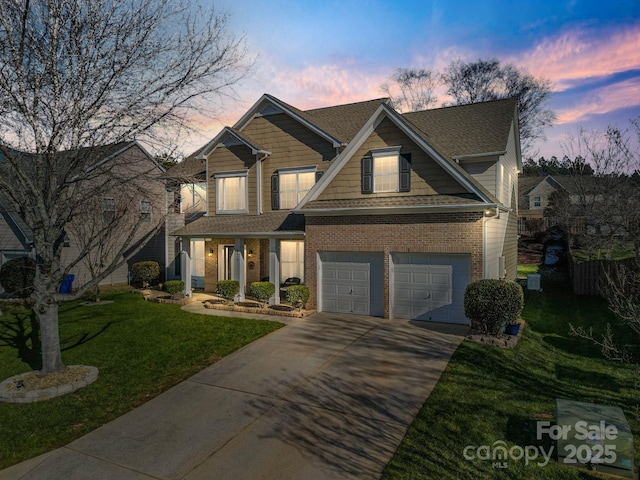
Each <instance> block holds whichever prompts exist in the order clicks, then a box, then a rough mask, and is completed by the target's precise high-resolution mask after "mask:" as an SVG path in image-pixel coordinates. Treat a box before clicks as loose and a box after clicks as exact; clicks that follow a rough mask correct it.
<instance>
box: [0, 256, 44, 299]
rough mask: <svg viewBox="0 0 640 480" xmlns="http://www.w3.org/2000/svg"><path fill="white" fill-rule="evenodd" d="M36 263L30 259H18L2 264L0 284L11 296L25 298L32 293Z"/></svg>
mask: <svg viewBox="0 0 640 480" xmlns="http://www.w3.org/2000/svg"><path fill="white" fill-rule="evenodd" d="M35 276H36V261H35V260H34V259H33V258H30V257H18V258H14V259H12V260H9V261H7V262H5V263H3V264H2V268H0V284H1V285H2V287H3V288H4V289H5V290H6V291H7V292H8V293H9V294H11V295H15V296H17V297H20V298H27V297H28V296H29V295H31V293H32V292H33V280H34V278H35Z"/></svg>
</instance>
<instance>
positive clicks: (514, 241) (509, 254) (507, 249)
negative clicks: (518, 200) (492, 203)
mask: <svg viewBox="0 0 640 480" xmlns="http://www.w3.org/2000/svg"><path fill="white" fill-rule="evenodd" d="M513 201H515V199H514V200H513ZM506 215H507V226H506V231H505V240H504V244H503V247H502V255H503V256H504V257H505V261H506V270H507V276H506V279H507V280H515V279H516V276H517V271H518V214H517V213H516V212H515V211H511V212H509V213H507V214H506Z"/></svg>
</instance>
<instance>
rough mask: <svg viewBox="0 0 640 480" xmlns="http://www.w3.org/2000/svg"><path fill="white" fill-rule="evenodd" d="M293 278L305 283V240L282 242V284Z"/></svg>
mask: <svg viewBox="0 0 640 480" xmlns="http://www.w3.org/2000/svg"><path fill="white" fill-rule="evenodd" d="M291 277H298V278H299V279H300V280H301V281H304V240H282V241H281V242H280V283H283V282H284V281H285V280H286V279H287V278H291Z"/></svg>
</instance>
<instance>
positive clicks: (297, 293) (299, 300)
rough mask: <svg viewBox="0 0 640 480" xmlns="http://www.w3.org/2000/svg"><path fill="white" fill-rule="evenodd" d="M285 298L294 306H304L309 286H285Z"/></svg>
mask: <svg viewBox="0 0 640 480" xmlns="http://www.w3.org/2000/svg"><path fill="white" fill-rule="evenodd" d="M287 300H288V301H289V302H290V303H291V305H293V306H294V307H298V308H306V306H307V302H308V301H309V287H307V286H306V285H291V286H290V287H287Z"/></svg>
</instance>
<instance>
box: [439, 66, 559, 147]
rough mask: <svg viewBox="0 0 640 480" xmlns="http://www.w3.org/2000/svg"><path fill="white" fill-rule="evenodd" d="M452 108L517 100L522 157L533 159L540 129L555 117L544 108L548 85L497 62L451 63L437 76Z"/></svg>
mask: <svg viewBox="0 0 640 480" xmlns="http://www.w3.org/2000/svg"><path fill="white" fill-rule="evenodd" d="M441 78H442V82H443V83H444V85H445V86H446V87H447V94H448V95H450V96H451V98H452V99H453V101H452V102H451V104H452V105H463V104H467V103H476V102H484V101H488V100H497V99H500V98H510V97H516V98H517V99H518V121H519V129H520V142H521V145H522V151H523V156H525V157H534V156H535V155H536V153H537V152H536V150H535V148H534V144H535V142H536V141H538V140H540V139H544V138H545V137H544V129H545V128H546V127H549V126H551V125H552V124H553V122H554V120H555V118H556V115H555V113H554V112H553V111H552V110H550V109H548V108H545V106H546V104H547V102H548V101H549V99H550V97H551V82H550V81H549V80H545V79H537V78H534V77H533V76H532V75H529V74H527V73H523V72H522V71H521V70H519V69H518V68H517V67H516V66H514V65H511V64H506V65H501V64H500V61H499V60H496V59H490V60H478V61H476V62H463V61H461V60H457V61H454V62H451V63H450V64H449V66H448V67H447V68H446V69H445V71H444V73H443V74H442V76H441Z"/></svg>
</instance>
